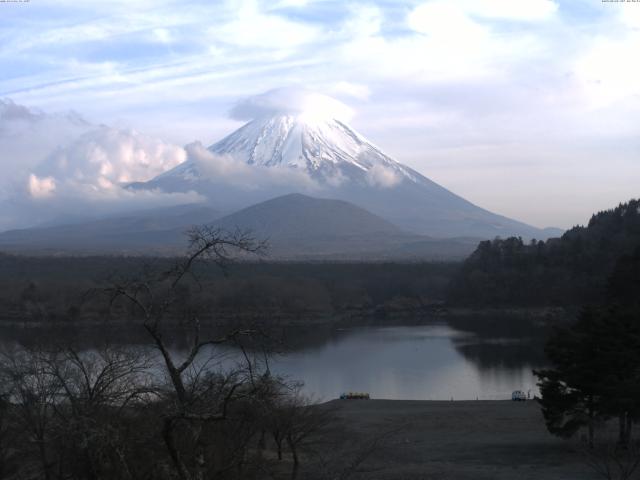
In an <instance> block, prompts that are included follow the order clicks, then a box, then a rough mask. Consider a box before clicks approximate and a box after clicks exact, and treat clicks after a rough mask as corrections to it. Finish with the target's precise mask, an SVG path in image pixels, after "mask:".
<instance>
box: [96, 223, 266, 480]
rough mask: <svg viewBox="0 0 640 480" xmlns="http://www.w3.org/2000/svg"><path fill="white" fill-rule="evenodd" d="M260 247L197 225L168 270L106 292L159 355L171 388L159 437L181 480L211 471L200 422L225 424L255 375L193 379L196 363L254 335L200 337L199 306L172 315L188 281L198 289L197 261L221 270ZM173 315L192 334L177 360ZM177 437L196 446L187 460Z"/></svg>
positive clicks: (240, 235)
mask: <svg viewBox="0 0 640 480" xmlns="http://www.w3.org/2000/svg"><path fill="white" fill-rule="evenodd" d="M264 249H265V244H264V243H260V242H256V241H255V240H254V239H253V237H252V236H251V235H249V234H248V233H247V232H242V231H236V232H234V233H227V232H224V231H222V230H219V229H215V228H212V227H207V226H203V227H197V228H194V229H192V230H191V231H190V232H189V251H188V254H187V256H186V257H185V258H184V259H183V260H182V261H180V262H178V263H177V264H176V265H175V266H174V267H173V268H172V269H171V270H169V271H167V272H161V273H160V274H154V273H152V274H148V275H147V276H146V278H142V279H134V280H132V281H129V282H125V283H118V284H114V285H113V286H112V287H111V288H109V289H108V292H109V293H110V295H111V303H112V304H114V303H115V302H117V301H119V300H121V299H124V300H126V301H128V302H129V303H130V304H132V305H133V306H134V307H135V313H136V314H137V316H138V318H140V319H141V322H142V325H143V326H144V328H145V330H146V331H147V332H148V334H149V336H150V337H151V339H152V341H153V343H154V345H155V347H156V349H157V350H158V351H159V352H160V355H161V357H162V361H163V366H164V369H165V370H166V372H167V375H168V377H169V381H170V382H169V384H170V386H171V394H170V395H169V396H165V399H164V400H165V405H166V406H167V409H166V410H165V412H164V415H163V428H162V436H163V439H164V443H165V445H166V448H167V450H168V453H169V456H170V458H171V461H172V463H173V465H174V467H175V469H176V472H177V474H178V476H179V478H180V479H182V480H191V479H201V478H204V476H205V474H206V472H207V470H208V469H209V468H210V466H208V465H207V459H206V454H205V451H204V448H203V434H204V431H205V426H204V424H210V423H213V422H219V421H222V420H224V419H225V418H227V414H228V410H229V405H230V403H231V402H232V401H235V400H237V399H239V398H243V397H246V396H249V395H251V394H252V392H251V388H252V385H253V379H252V376H253V371H252V369H251V367H250V365H249V366H248V368H247V369H245V371H243V372H241V371H236V372H232V373H231V374H228V375H200V374H198V375H193V372H194V368H196V367H197V364H196V360H197V359H198V357H199V355H200V354H201V353H202V352H203V351H204V350H205V349H207V348H211V347H215V346H219V345H223V344H239V343H240V342H241V339H242V337H244V336H248V335H251V334H252V333H254V332H252V331H251V330H241V329H240V330H235V331H232V332H230V333H227V334H224V335H221V336H219V337H216V338H202V332H201V324H200V318H199V315H198V311H197V308H194V307H193V306H189V308H187V309H184V308H183V309H182V310H181V311H180V312H176V306H177V305H180V302H179V299H180V293H181V288H182V286H183V285H184V284H185V283H186V282H188V281H189V280H191V281H192V282H193V283H195V284H196V285H199V281H198V278H197V275H196V273H195V271H194V267H195V266H196V264H197V263H199V262H203V261H204V262H210V263H213V264H215V265H218V266H219V267H222V268H225V267H226V265H227V264H228V262H229V261H230V260H231V258H232V257H233V256H236V255H247V254H261V253H263V251H264ZM176 315H177V316H179V318H180V321H181V323H183V324H186V326H187V327H188V328H190V330H191V333H192V341H191V345H190V347H189V348H188V351H187V353H186V355H184V356H183V357H181V358H180V357H179V356H177V355H176V354H174V353H172V352H171V351H170V349H169V347H168V344H167V340H166V333H167V332H166V328H167V324H168V323H170V321H171V318H172V316H173V317H174V318H175V316H176ZM247 373H248V377H247ZM178 435H182V436H184V435H186V436H188V437H190V438H191V440H192V443H193V445H194V446H195V450H194V451H193V452H190V454H191V457H192V460H191V461H186V460H185V459H184V458H183V453H182V452H181V449H180V448H179V446H178V443H177V440H176V437H177V436H178Z"/></svg>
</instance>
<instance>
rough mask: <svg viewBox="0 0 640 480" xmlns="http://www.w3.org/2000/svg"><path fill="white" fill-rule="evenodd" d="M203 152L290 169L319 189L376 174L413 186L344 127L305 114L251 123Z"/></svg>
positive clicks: (398, 169) (393, 164)
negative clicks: (298, 171)
mask: <svg viewBox="0 0 640 480" xmlns="http://www.w3.org/2000/svg"><path fill="white" fill-rule="evenodd" d="M209 150H210V151H211V152H212V153H214V154H217V155H228V156H231V157H232V158H233V159H235V160H236V161H241V162H244V163H246V164H249V165H258V166H264V167H287V168H295V169H298V170H300V171H303V172H305V173H307V174H309V175H310V176H311V178H313V179H314V180H316V181H318V182H321V183H330V184H336V183H341V182H343V181H348V180H351V181H354V182H357V183H363V182H369V183H372V182H375V180H376V177H375V176H376V175H378V176H379V175H380V174H381V173H386V174H387V177H388V178H389V179H393V178H394V176H395V177H396V178H395V180H396V181H400V180H401V179H403V178H407V179H410V180H412V181H416V177H415V175H414V174H413V173H412V171H411V170H410V169H408V168H406V167H404V166H403V165H401V164H400V163H398V162H396V161H395V160H393V159H391V158H390V157H388V156H387V155H385V154H384V153H383V152H382V151H380V149H378V148H377V147H375V146H374V145H373V144H372V143H371V142H369V141H368V140H367V139H366V138H364V137H363V136H362V135H360V134H358V133H357V132H356V131H355V130H353V129H352V128H351V127H349V126H348V125H346V124H345V123H344V122H342V121H340V120H338V119H335V118H323V117H316V116H313V115H310V114H306V113H300V114H297V115H296V114H290V113H289V114H280V115H275V116H271V117H262V118H259V119H256V120H253V121H251V122H249V123H247V124H246V125H245V126H243V127H241V128H240V129H238V130H236V131H235V132H233V133H232V134H231V135H229V136H227V137H225V138H224V139H222V140H220V141H219V142H217V143H215V144H213V145H211V146H210V147H209Z"/></svg>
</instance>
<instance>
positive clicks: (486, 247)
mask: <svg viewBox="0 0 640 480" xmlns="http://www.w3.org/2000/svg"><path fill="white" fill-rule="evenodd" d="M638 248H640V200H631V201H629V202H627V203H624V204H620V205H619V206H618V207H616V208H614V209H611V210H606V211H602V212H599V213H597V214H595V215H593V216H592V217H591V219H590V220H589V223H588V225H587V226H586V227H585V226H576V227H574V228H572V229H571V230H568V231H567V232H566V233H565V234H564V235H562V237H560V238H554V239H550V240H547V241H546V242H542V241H535V240H533V241H531V242H530V243H524V242H523V241H522V239H521V238H514V237H511V238H507V239H495V240H492V241H484V242H481V243H480V244H479V245H478V248H477V249H476V251H475V252H474V253H473V254H472V255H471V256H470V257H469V258H468V259H467V260H466V261H465V262H464V265H463V267H462V269H461V270H460V272H459V273H458V275H457V276H456V277H455V278H454V280H453V281H452V282H451V286H450V288H449V293H448V298H449V301H450V302H452V303H457V304H460V303H463V304H468V305H579V304H584V303H595V302H598V301H600V300H601V297H602V295H603V292H604V291H605V285H606V281H607V277H608V276H609V274H610V273H611V271H612V269H613V267H614V265H615V264H616V262H617V260H618V259H619V258H620V257H622V256H623V255H629V254H632V253H633V252H634V251H636V249H638Z"/></svg>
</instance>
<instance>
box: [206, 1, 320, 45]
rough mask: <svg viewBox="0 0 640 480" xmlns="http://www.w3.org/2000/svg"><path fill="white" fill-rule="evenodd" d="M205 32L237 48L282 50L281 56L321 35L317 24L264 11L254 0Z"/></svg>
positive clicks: (247, 2)
mask: <svg viewBox="0 0 640 480" xmlns="http://www.w3.org/2000/svg"><path fill="white" fill-rule="evenodd" d="M208 33H209V36H210V38H212V39H215V40H217V41H219V42H222V43H227V44H231V45H235V46H239V47H248V48H258V49H265V50H266V49H281V50H282V51H281V52H280V54H281V55H284V54H286V52H289V51H290V50H291V49H292V48H295V47H297V46H300V45H304V44H307V43H310V42H312V41H314V40H316V39H318V37H319V36H320V30H319V29H318V28H317V27H315V26H313V25H308V24H304V23H301V22H295V21H290V20H288V19H287V18H285V17H281V16H279V15H275V14H270V13H264V12H263V11H261V9H260V8H259V7H258V4H257V2H254V1H245V2H243V3H242V5H241V7H240V8H239V9H238V10H237V11H236V14H235V18H234V19H232V20H230V21H227V22H224V23H222V24H221V25H217V26H215V27H211V28H210V29H209V30H208Z"/></svg>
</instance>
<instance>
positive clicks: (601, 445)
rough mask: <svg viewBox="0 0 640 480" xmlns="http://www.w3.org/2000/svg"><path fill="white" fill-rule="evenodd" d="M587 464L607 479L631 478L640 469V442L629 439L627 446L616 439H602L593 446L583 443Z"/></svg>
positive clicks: (622, 479)
mask: <svg viewBox="0 0 640 480" xmlns="http://www.w3.org/2000/svg"><path fill="white" fill-rule="evenodd" d="M578 450H579V451H580V452H581V453H582V455H583V458H584V460H585V462H586V463H587V465H589V467H591V469H592V470H593V471H595V472H596V473H597V474H598V475H599V476H600V477H601V478H604V479H606V480H629V479H631V478H633V477H634V475H635V474H636V473H637V472H638V471H640V442H639V441H637V440H635V441H631V440H630V441H629V443H628V444H627V445H626V446H622V445H620V443H619V442H616V441H614V440H602V441H599V442H597V443H595V444H594V445H593V446H589V445H585V444H581V445H580V446H579V447H578Z"/></svg>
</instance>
